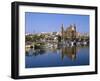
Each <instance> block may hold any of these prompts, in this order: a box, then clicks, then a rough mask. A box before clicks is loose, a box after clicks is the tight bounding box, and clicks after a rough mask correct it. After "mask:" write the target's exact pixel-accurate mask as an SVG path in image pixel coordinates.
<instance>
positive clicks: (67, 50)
mask: <svg viewBox="0 0 100 81" xmlns="http://www.w3.org/2000/svg"><path fill="white" fill-rule="evenodd" d="M61 51H62V53H61V55H62V59H63V58H64V56H67V57H69V58H70V59H72V60H74V59H75V58H76V47H64V48H62V49H61Z"/></svg>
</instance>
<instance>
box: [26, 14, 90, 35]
mask: <svg viewBox="0 0 100 81" xmlns="http://www.w3.org/2000/svg"><path fill="white" fill-rule="evenodd" d="M89 22H90V21H89V15H80V14H77V15H75V14H55V13H52V14H51V13H35V12H25V33H40V32H59V31H61V26H62V24H63V26H64V28H65V29H66V28H67V27H68V26H70V24H76V30H77V31H78V32H80V33H84V32H87V33H88V32H89Z"/></svg>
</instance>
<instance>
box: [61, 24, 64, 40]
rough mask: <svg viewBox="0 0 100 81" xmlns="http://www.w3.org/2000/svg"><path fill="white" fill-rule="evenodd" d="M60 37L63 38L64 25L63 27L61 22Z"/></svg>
mask: <svg viewBox="0 0 100 81" xmlns="http://www.w3.org/2000/svg"><path fill="white" fill-rule="evenodd" d="M61 39H62V40H63V39H64V27H63V24H62V26H61Z"/></svg>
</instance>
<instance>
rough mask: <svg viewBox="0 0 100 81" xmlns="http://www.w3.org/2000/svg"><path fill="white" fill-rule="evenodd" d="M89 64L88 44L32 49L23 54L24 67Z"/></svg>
mask: <svg viewBox="0 0 100 81" xmlns="http://www.w3.org/2000/svg"><path fill="white" fill-rule="evenodd" d="M82 65H89V46H73V47H62V48H46V49H36V50H34V49H32V48H29V51H27V52H26V54H25V68H39V67H60V66H82Z"/></svg>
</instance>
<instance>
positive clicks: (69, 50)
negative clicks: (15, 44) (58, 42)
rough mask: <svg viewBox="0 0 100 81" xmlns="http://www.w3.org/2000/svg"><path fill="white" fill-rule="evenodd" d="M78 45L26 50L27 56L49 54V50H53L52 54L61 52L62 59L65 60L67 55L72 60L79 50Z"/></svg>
mask: <svg viewBox="0 0 100 81" xmlns="http://www.w3.org/2000/svg"><path fill="white" fill-rule="evenodd" d="M78 50H79V49H78V47H76V46H73V47H62V48H52V49H37V50H34V49H31V48H30V49H28V50H27V51H26V56H38V55H44V54H48V52H51V53H52V54H58V53H59V54H61V59H62V60H63V59H64V58H65V57H68V58H70V59H71V60H75V59H76V54H77V52H78Z"/></svg>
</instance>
